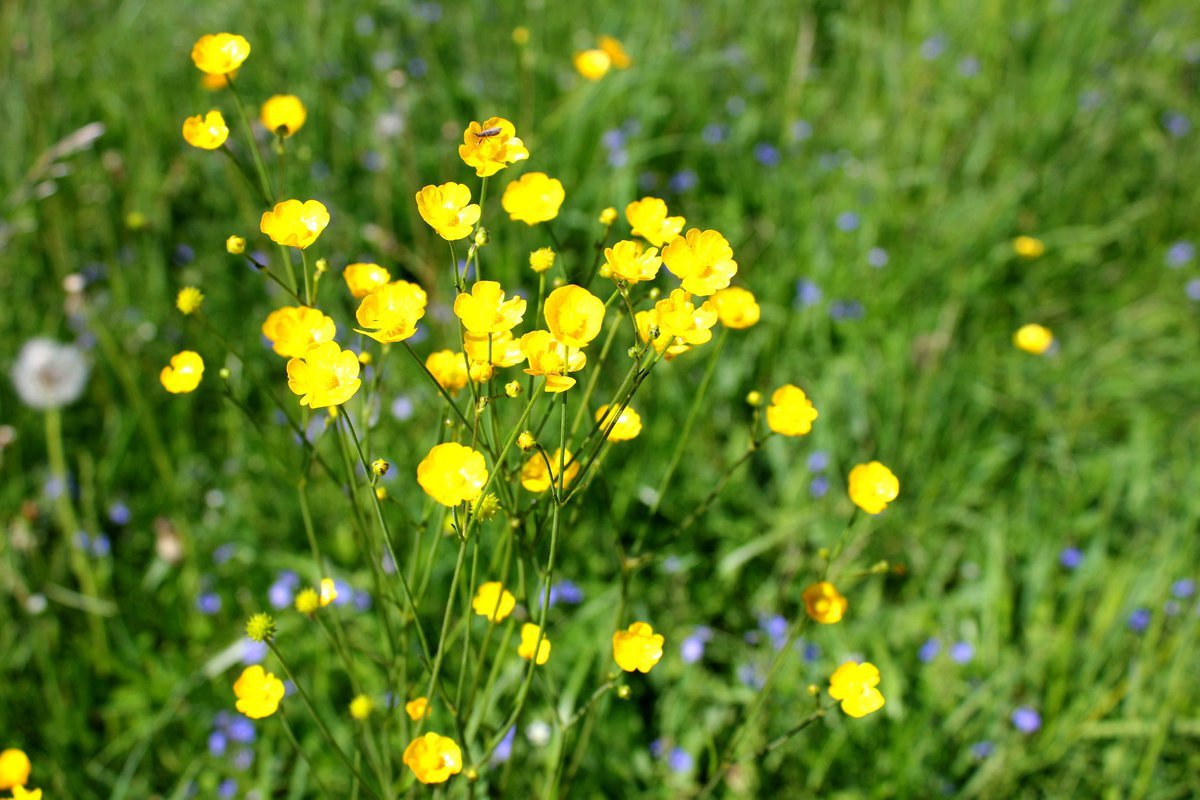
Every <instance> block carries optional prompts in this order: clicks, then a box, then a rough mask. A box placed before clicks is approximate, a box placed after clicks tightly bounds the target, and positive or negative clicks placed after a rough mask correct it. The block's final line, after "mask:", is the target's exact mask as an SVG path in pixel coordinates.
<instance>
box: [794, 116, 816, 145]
mask: <svg viewBox="0 0 1200 800" xmlns="http://www.w3.org/2000/svg"><path fill="white" fill-rule="evenodd" d="M791 134H792V141H793V142H804V141H808V140H809V139H811V138H812V135H813V126H812V125H811V124H809V123H808V122H806V121H805V120H802V119H798V120H796V121H795V122H793V123H792V129H791Z"/></svg>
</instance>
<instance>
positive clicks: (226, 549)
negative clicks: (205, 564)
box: [212, 542, 236, 564]
mask: <svg viewBox="0 0 1200 800" xmlns="http://www.w3.org/2000/svg"><path fill="white" fill-rule="evenodd" d="M235 550H236V548H235V547H234V546H233V543H232V542H231V543H228V544H223V545H221V546H220V547H218V548H217V549H216V550H213V554H212V559H213V563H214V564H224V563H225V562H226V561H228V560H229V559H231V558H233V554H234V552H235Z"/></svg>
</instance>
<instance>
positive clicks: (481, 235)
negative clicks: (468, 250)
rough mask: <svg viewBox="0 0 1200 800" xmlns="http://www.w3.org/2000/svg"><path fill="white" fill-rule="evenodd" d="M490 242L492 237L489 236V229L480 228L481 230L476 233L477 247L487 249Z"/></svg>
mask: <svg viewBox="0 0 1200 800" xmlns="http://www.w3.org/2000/svg"><path fill="white" fill-rule="evenodd" d="M490 241H491V237H489V236H488V232H487V228H480V229H479V230H477V231H475V246H476V247H487V244H488V242H490Z"/></svg>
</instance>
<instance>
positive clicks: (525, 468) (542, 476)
mask: <svg viewBox="0 0 1200 800" xmlns="http://www.w3.org/2000/svg"><path fill="white" fill-rule="evenodd" d="M547 458H548V459H549V460H550V463H549V464H547V463H546V459H547ZM560 462H561V463H563V464H566V466H567V470H566V472H564V473H563V488H564V489H565V488H567V487H568V486H570V485H571V481H573V480H575V476H576V475H578V474H579V462H578V461H575V460H573V459H572V458H571V451H570V450H568V451H567V452H566V453H564V452H563V450H562V448H561V447H560V448H559V449H557V450H555V451H554V452H553V453H547V454H546V455H542V454H541V453H534V454H533V455H531V456H530V457H529V458H528V459H527V460H526V461H525V463H524V464H522V465H521V486H522V487H524V489H525V491H527V492H533V493H534V494H541V493H542V492H544V491H546V490H547V489H549V488H550V487H551V486H554V487H557V486H558V470H559V464H560Z"/></svg>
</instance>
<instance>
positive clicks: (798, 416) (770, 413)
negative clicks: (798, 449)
mask: <svg viewBox="0 0 1200 800" xmlns="http://www.w3.org/2000/svg"><path fill="white" fill-rule="evenodd" d="M816 418H817V409H816V408H815V407H813V404H812V401H811V400H809V399H808V395H806V394H805V393H804V390H803V389H801V388H800V387H799V386H793V385H792V384H790V383H788V384H785V385H783V386H780V387H779V388H778V389H776V390H775V392H774V394H772V395H771V405H769V406H767V427H768V428H770V429H771V430H773V431H775V433H779V434H782V435H784V436H803V435H805V434H806V433H808V432H809V431H811V430H812V424H813V420H815V419H816Z"/></svg>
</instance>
